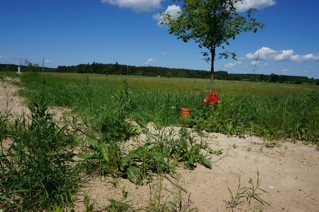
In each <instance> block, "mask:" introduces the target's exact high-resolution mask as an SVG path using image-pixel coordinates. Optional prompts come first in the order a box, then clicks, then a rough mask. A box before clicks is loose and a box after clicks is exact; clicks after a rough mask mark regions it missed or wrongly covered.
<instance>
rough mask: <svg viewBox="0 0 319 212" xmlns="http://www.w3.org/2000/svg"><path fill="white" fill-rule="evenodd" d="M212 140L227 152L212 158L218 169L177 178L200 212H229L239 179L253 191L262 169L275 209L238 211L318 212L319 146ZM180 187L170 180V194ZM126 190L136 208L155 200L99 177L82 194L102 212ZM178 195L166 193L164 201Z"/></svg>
mask: <svg viewBox="0 0 319 212" xmlns="http://www.w3.org/2000/svg"><path fill="white" fill-rule="evenodd" d="M174 129H175V130H178V129H179V128H174ZM193 136H195V137H196V136H198V135H197V133H193ZM207 142H208V143H209V145H210V147H211V148H212V149H214V150H222V151H223V153H222V154H221V155H219V156H215V155H213V156H212V157H211V161H212V163H213V169H212V170H210V169H207V168H205V167H203V166H198V167H197V168H196V169H195V170H192V171H187V170H178V179H177V180H173V181H174V182H177V184H178V185H180V186H181V187H182V188H183V189H185V190H186V191H187V192H186V193H185V192H182V196H183V197H182V199H183V203H184V205H185V204H187V203H189V200H190V207H191V208H197V209H198V210H199V211H224V210H225V208H226V204H225V202H224V201H227V200H230V193H229V190H228V188H230V189H231V190H232V192H233V193H235V192H236V189H237V186H238V184H239V178H240V180H241V185H242V186H248V187H249V186H250V184H249V183H248V182H249V180H250V179H252V180H253V182H254V183H255V184H256V181H257V170H258V171H259V179H260V182H261V188H262V189H264V190H266V191H267V192H268V194H263V195H262V198H263V199H264V200H265V201H267V202H268V203H269V204H270V206H267V205H264V206H260V205H258V207H257V206H256V204H252V205H248V204H246V205H244V206H238V207H237V208H236V209H237V210H239V211H242V210H243V211H244V210H247V209H248V210H257V209H259V208H261V209H262V210H263V211H318V208H319V194H318V191H317V189H318V188H319V181H318V177H319V164H318V160H319V152H318V151H317V150H316V148H315V147H314V146H306V145H304V144H302V143H297V144H293V143H290V142H284V141H283V142H281V143H280V146H279V147H274V148H266V147H265V146H264V145H263V140H262V139H261V138H258V137H247V138H238V137H228V136H226V135H223V134H218V133H209V134H207ZM156 183H158V181H157V180H155V184H156ZM174 187H175V186H174V185H172V184H171V183H170V182H169V181H167V179H164V181H163V188H164V190H170V191H172V188H174ZM123 190H125V191H128V198H127V199H125V201H128V203H129V204H131V205H133V206H134V207H135V208H139V209H144V208H145V207H146V205H147V202H149V200H150V192H151V191H150V186H149V185H145V186H135V185H133V184H132V183H130V182H129V181H128V180H123V179H118V180H115V182H114V179H111V178H99V177H94V178H92V179H90V180H89V181H88V182H87V183H85V184H84V185H83V189H82V192H83V193H87V194H88V196H89V197H90V199H91V201H92V202H93V203H95V204H96V206H97V207H98V208H102V207H103V206H106V205H108V204H109V201H108V199H109V198H115V199H117V200H123V195H122V191H123ZM170 195H171V196H170ZM172 195H174V194H173V193H170V192H164V193H163V201H165V200H166V201H167V200H168V199H170V198H172ZM82 196H83V195H82ZM123 201H124V200H123ZM168 202H169V201H168ZM76 209H77V210H79V211H80V210H82V209H83V198H79V199H78V200H77V204H76Z"/></svg>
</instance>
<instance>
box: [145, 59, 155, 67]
mask: <svg viewBox="0 0 319 212" xmlns="http://www.w3.org/2000/svg"><path fill="white" fill-rule="evenodd" d="M144 64H145V65H148V66H150V65H153V64H154V60H153V58H148V59H147V60H146V62H145V63H144Z"/></svg>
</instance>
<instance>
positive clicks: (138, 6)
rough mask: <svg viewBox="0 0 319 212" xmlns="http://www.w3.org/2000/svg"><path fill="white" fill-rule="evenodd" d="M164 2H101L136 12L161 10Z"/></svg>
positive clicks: (139, 0)
mask: <svg viewBox="0 0 319 212" xmlns="http://www.w3.org/2000/svg"><path fill="white" fill-rule="evenodd" d="M162 1H163V0H101V2H102V3H106V4H111V5H115V6H119V7H123V8H128V9H132V10H134V11H136V12H147V11H150V10H152V9H156V8H160V7H161V2H162Z"/></svg>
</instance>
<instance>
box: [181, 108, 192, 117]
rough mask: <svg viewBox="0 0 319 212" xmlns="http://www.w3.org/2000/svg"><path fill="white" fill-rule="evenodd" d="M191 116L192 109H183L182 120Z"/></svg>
mask: <svg viewBox="0 0 319 212" xmlns="http://www.w3.org/2000/svg"><path fill="white" fill-rule="evenodd" d="M190 115H191V109H190V108H181V119H184V118H187V117H189V116H190Z"/></svg>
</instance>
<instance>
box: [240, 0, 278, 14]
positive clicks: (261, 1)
mask: <svg viewBox="0 0 319 212" xmlns="http://www.w3.org/2000/svg"><path fill="white" fill-rule="evenodd" d="M275 4H276V0H243V1H239V2H237V3H236V4H235V6H236V8H237V10H238V11H239V12H245V11H247V10H249V9H251V8H254V9H258V10H261V9H264V8H266V7H270V6H273V5H275Z"/></svg>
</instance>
